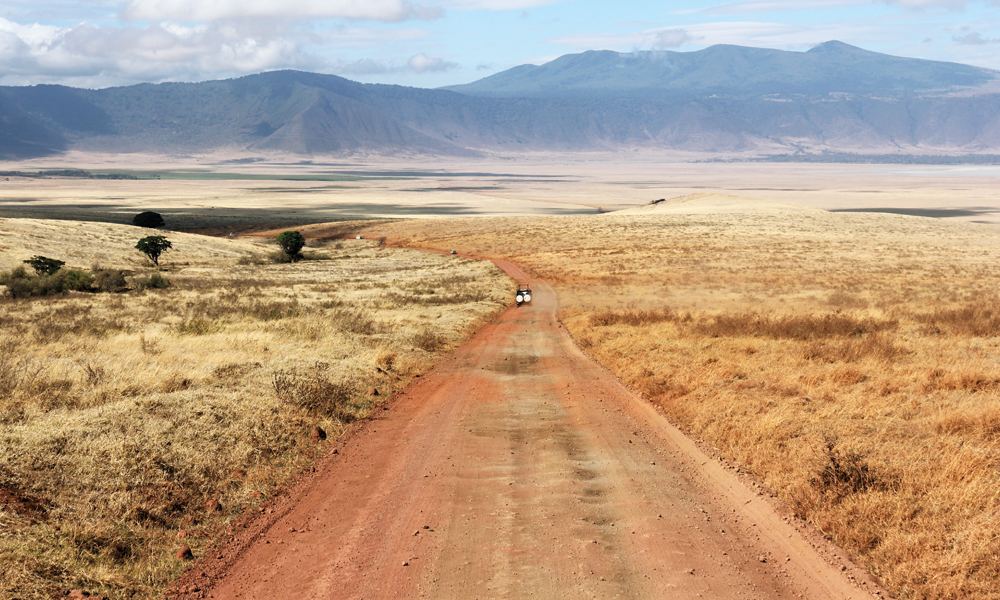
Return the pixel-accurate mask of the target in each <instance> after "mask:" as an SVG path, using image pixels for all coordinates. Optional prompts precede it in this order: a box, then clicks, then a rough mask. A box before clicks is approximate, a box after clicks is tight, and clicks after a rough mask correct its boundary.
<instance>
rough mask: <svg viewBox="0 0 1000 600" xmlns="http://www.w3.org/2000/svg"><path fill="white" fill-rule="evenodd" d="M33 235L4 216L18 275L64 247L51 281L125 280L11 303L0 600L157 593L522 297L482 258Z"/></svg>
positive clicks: (75, 228) (0, 355)
mask: <svg viewBox="0 0 1000 600" xmlns="http://www.w3.org/2000/svg"><path fill="white" fill-rule="evenodd" d="M37 223H38V226H37V227H33V226H31V224H30V223H29V224H25V223H23V222H20V220H0V230H2V231H3V233H4V237H3V243H4V244H7V248H5V250H4V254H3V258H2V259H0V268H5V269H8V271H7V273H8V274H9V273H10V272H12V271H14V270H16V269H17V268H18V265H19V264H20V262H21V261H22V260H25V259H26V258H27V257H28V256H32V255H33V254H35V255H37V254H40V253H42V252H45V251H47V250H46V248H52V247H55V248H57V251H58V252H59V253H58V254H55V252H51V254H53V255H58V256H59V257H60V260H64V261H66V262H67V263H68V265H69V266H67V267H60V268H59V269H58V270H56V271H55V273H54V274H53V275H44V276H45V277H49V276H55V275H57V274H58V273H60V272H62V271H66V270H67V269H70V270H75V271H79V272H84V269H83V268H82V267H78V266H73V265H78V264H89V263H90V262H91V261H96V260H98V259H100V260H101V261H102V264H108V265H114V266H115V268H114V269H111V268H108V269H104V268H102V269H101V272H104V271H108V272H116V273H122V272H124V273H126V275H125V279H126V282H125V283H126V285H124V286H122V287H121V289H119V290H118V291H119V293H114V294H95V293H90V292H86V293H85V292H77V291H73V290H72V289H65V290H62V291H61V292H60V293H58V294H55V295H48V296H44V297H29V298H13V297H11V296H10V294H2V296H3V297H2V298H0V557H2V558H0V564H2V565H3V568H2V569H0V598H19V599H26V598H37V599H42V598H45V599H49V598H53V597H59V596H62V595H64V594H66V593H67V592H68V591H70V590H74V589H82V590H86V591H87V592H89V593H91V594H93V595H105V596H107V597H108V598H112V599H118V598H151V597H155V596H157V595H158V594H159V593H160V592H162V590H163V589H164V587H165V586H166V584H167V583H169V581H171V580H172V579H173V578H174V577H176V576H177V575H178V574H179V573H180V572H181V571H182V570H183V569H185V568H186V567H187V566H188V565H189V564H190V563H188V562H186V561H184V560H180V559H178V558H176V557H175V553H176V552H177V551H178V549H179V548H181V547H182V546H189V547H190V548H191V549H192V551H193V554H194V556H196V557H197V556H199V555H201V554H202V553H204V552H205V550H206V548H208V547H210V545H211V544H212V542H213V536H214V535H215V534H216V533H217V532H218V531H220V530H221V528H222V527H223V526H224V525H225V523H227V522H228V521H229V520H231V519H232V518H234V517H235V516H237V515H238V514H239V513H240V512H241V511H242V510H244V509H246V508H248V507H251V506H254V505H256V504H259V503H261V502H263V501H265V500H266V499H267V498H268V497H269V496H270V494H271V493H272V492H273V491H274V489H275V488H276V486H278V485H280V484H281V483H282V482H283V481H285V480H286V479H287V478H288V477H289V476H290V475H291V474H294V473H296V472H299V471H300V470H301V469H302V468H303V467H304V466H306V465H308V464H309V462H310V461H312V460H314V459H315V458H316V457H317V456H318V455H319V454H321V453H322V452H323V451H324V441H323V440H324V439H327V440H329V439H334V438H336V437H337V436H338V435H340V434H341V433H342V432H344V431H345V430H346V428H348V427H349V426H350V424H351V423H352V422H354V421H356V420H357V419H360V418H364V417H365V415H366V414H368V411H369V410H371V408H372V407H373V406H375V405H377V404H378V403H379V402H380V401H382V400H383V399H384V398H385V397H386V396H389V395H391V394H392V393H393V392H394V391H396V390H398V389H400V388H401V387H402V386H404V385H406V384H407V382H408V381H410V379H411V378H412V377H413V376H415V375H417V374H420V373H421V372H423V371H425V370H426V369H427V368H428V367H429V365H430V364H431V363H432V362H433V361H434V360H435V358H436V357H437V356H439V355H440V353H442V352H445V351H447V350H448V349H449V348H451V347H453V346H454V345H455V344H456V343H458V342H459V341H460V340H462V339H463V338H464V337H465V336H466V335H468V333H469V332H471V331H473V330H474V329H475V328H477V327H478V326H479V325H480V324H481V323H483V322H485V321H488V320H490V319H491V318H492V317H493V315H495V314H496V312H497V311H498V310H500V309H501V308H502V307H503V306H505V305H506V303H507V301H508V296H509V292H510V282H509V281H508V280H507V279H506V277H505V276H503V274H502V273H501V272H500V271H499V270H498V269H496V268H494V267H493V266H492V265H490V264H489V263H484V262H482V261H469V260H464V259H456V258H455V257H444V256H437V255H431V254H427V253H418V252H413V251H408V250H399V249H387V248H384V247H380V246H379V245H378V244H377V243H374V242H367V241H355V240H350V241H346V242H331V243H325V242H315V243H312V242H311V246H312V248H311V252H310V253H309V254H310V255H312V256H313V257H314V258H323V259H324V260H309V259H308V258H307V259H305V260H300V261H298V262H294V263H289V264H256V263H255V262H254V261H253V260H248V259H247V258H248V257H251V258H252V257H253V256H256V255H258V253H260V254H263V253H266V252H267V251H268V250H269V248H273V245H272V244H273V241H272V242H270V243H264V242H261V243H254V242H251V241H247V240H242V239H233V240H230V239H211V238H200V237H198V236H185V235H184V234H172V235H171V239H172V240H173V242H174V248H173V249H172V250H171V254H170V260H169V261H166V262H165V264H164V266H163V267H162V268H161V269H153V268H151V267H150V266H149V265H148V263H145V262H144V261H145V259H144V258H143V257H142V256H141V254H140V253H139V252H137V251H136V249H135V248H134V247H133V245H134V244H135V240H136V239H137V237H139V236H140V235H142V231H141V230H137V229H135V228H132V227H126V226H114V225H111V226H109V225H106V224H101V225H94V226H93V227H92V226H91V225H90V224H79V223H72V222H64V223H53V222H37ZM75 234H77V235H79V236H80V238H81V239H82V240H83V241H82V242H81V244H80V246H79V247H78V248H76V251H74V248H73V247H72V244H70V243H69V242H68V241H67V240H69V239H71V238H72V236H73V235H75ZM46 236H51V238H50V239H47V238H46ZM88 236H91V238H92V239H94V238H96V237H99V238H100V239H101V240H102V242H103V244H102V245H101V246H100V247H96V246H95V245H93V244H88V243H87V242H86V239H87V237H88ZM15 244H17V245H16V246H15ZM3 261H6V262H3ZM240 263H244V264H240ZM20 266H23V265H20ZM88 274H90V275H92V276H94V277H95V281H96V277H97V275H96V272H95V271H90V272H89V273H88ZM26 277H27V276H26ZM40 277H43V275H32V276H31V277H30V279H38V278H40ZM9 283H10V280H8V285H9ZM3 290H4V288H0V292H2V291H3Z"/></svg>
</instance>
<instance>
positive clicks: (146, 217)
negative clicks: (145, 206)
mask: <svg viewBox="0 0 1000 600" xmlns="http://www.w3.org/2000/svg"><path fill="white" fill-rule="evenodd" d="M132 224H133V225H135V226H136V227H149V228H151V229H155V228H157V227H163V226H164V225H165V224H166V223H165V222H164V221H163V215H161V214H160V213H157V212H153V211H151V210H147V211H145V212H141V213H139V214H137V215H136V216H134V217H132Z"/></svg>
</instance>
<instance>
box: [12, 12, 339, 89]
mask: <svg viewBox="0 0 1000 600" xmlns="http://www.w3.org/2000/svg"><path fill="white" fill-rule="evenodd" d="M277 33H280V32H275V31H272V32H270V35H257V36H253V35H246V32H243V31H240V30H239V29H238V28H235V27H233V26H227V25H217V24H208V25H200V26H196V27H185V26H180V25H176V24H169V25H166V24H151V25H147V26H144V27H115V26H98V25H89V24H80V25H73V26H69V27H39V26H25V25H19V24H17V23H12V22H10V21H7V20H5V19H0V60H2V61H3V64H4V73H3V76H2V80H3V82H4V83H10V84H21V83H38V82H40V81H52V80H56V81H60V82H64V83H68V84H71V85H87V84H98V85H113V84H120V83H132V82H134V81H167V80H178V79H179V80H195V79H205V78H213V77H216V76H219V75H222V76H225V75H237V74H245V73H255V72H259V71H266V70H270V69H276V68H302V69H310V68H318V67H321V66H322V64H321V61H319V60H318V59H317V58H316V57H314V56H310V55H308V54H307V53H305V52H304V51H303V50H302V49H301V48H300V47H299V46H298V44H296V43H295V42H293V41H292V40H290V39H288V38H286V37H283V36H281V35H277ZM25 80H27V81H25Z"/></svg>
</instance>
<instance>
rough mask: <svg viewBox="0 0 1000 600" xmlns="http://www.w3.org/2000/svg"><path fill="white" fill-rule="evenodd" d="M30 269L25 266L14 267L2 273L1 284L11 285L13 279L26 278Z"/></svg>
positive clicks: (0, 275)
mask: <svg viewBox="0 0 1000 600" xmlns="http://www.w3.org/2000/svg"><path fill="white" fill-rule="evenodd" d="M27 277H28V271H27V270H26V269H25V268H24V267H14V268H13V269H11V270H10V271H9V272H7V273H0V285H10V282H11V281H16V280H18V279H26V278H27Z"/></svg>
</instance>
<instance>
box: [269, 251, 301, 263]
mask: <svg viewBox="0 0 1000 600" xmlns="http://www.w3.org/2000/svg"><path fill="white" fill-rule="evenodd" d="M267 260H269V261H271V262H273V263H274V264H276V265H280V264H285V263H290V262H292V261H293V260H295V259H294V258H293V257H291V256H289V255H288V254H285V252H284V251H283V250H279V251H277V252H270V253H268V255H267Z"/></svg>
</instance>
